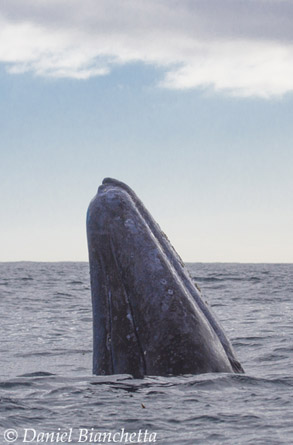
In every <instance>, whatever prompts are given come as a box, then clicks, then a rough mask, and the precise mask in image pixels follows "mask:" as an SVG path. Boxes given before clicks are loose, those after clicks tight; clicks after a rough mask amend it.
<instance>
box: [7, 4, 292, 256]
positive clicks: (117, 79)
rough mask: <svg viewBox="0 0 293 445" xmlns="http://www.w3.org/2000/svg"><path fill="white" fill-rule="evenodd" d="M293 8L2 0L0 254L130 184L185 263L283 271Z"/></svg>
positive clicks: (53, 251) (71, 237)
mask: <svg viewBox="0 0 293 445" xmlns="http://www.w3.org/2000/svg"><path fill="white" fill-rule="evenodd" d="M292 23H293V2H291V1H289V0H245V1H243V0H222V1H218V0H148V1H146V0H135V1H133V0H38V1H36V0H9V1H4V0H0V88H1V101H0V112H1V123H0V126H1V145H0V147H1V164H0V174H1V183H2V186H1V215H0V224H1V228H0V229H1V234H0V237H1V251H0V260H2V261H9V260H37V261H42V260H44V261H46V260H50V261H53V260H73V261H75V260H87V248H86V238H85V212H86V208H87V205H88V202H89V201H90V199H91V198H92V197H93V195H94V194H95V192H96V189H97V187H98V185H99V184H100V183H101V181H102V179H103V178H104V177H106V176H114V177H116V178H117V179H120V180H123V181H125V182H127V183H128V184H129V185H130V186H131V187H132V188H134V190H135V191H136V193H137V194H138V195H139V196H140V197H141V198H142V200H143V201H144V203H145V205H146V206H147V207H148V208H149V210H150V211H151V213H153V216H154V217H155V219H156V220H157V221H158V222H159V224H160V225H161V227H162V228H163V230H164V231H165V232H166V233H167V235H168V236H169V238H170V239H171V242H172V243H173V244H174V246H175V248H176V249H177V250H178V251H179V253H180V254H181V256H182V257H183V259H184V260H186V261H245V262H292V261H293V253H292V251H293V249H292V247H293V246H292V227H293V215H292V188H293V187H292V183H293V179H292V178H293V167H292V166H293V151H292V136H293V125H292V115H293V113H292V105H293V94H292V90H293V27H292Z"/></svg>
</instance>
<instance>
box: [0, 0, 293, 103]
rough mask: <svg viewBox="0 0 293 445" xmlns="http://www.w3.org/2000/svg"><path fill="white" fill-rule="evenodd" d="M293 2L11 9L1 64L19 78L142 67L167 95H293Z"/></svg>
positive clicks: (56, 4) (0, 15) (101, 1)
mask: <svg viewBox="0 0 293 445" xmlns="http://www.w3.org/2000/svg"><path fill="white" fill-rule="evenodd" d="M292 18H293V2H291V1H290V0H245V1H243V0H222V1H221V2H219V1H218V0H148V1H145V0H135V1H133V0H82V1H81V0H50V1H48V0H38V1H35V0H9V2H2V4H1V3H0V42H1V44H0V61H1V62H2V63H4V64H5V66H6V69H7V70H8V72H10V73H22V72H26V71H32V72H34V73H35V74H37V75H40V76H52V77H57V78H58V77H68V78H77V79H87V78H89V77H92V76H101V75H107V74H108V73H109V72H110V71H111V70H112V69H115V66H118V65H123V64H127V63H133V62H142V63H145V64H152V65H154V66H158V67H161V68H163V70H164V72H165V77H164V78H163V80H162V81H161V83H160V85H161V86H163V87H166V88H174V89H187V88H209V89H214V90H216V91H224V92H227V93H229V94H232V95H237V96H244V97H245V96H259V97H272V96H282V95H283V94H285V93H287V92H290V91H292V90H293V27H292Z"/></svg>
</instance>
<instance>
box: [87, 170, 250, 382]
mask: <svg viewBox="0 0 293 445" xmlns="http://www.w3.org/2000/svg"><path fill="white" fill-rule="evenodd" d="M87 234H88V248H89V261H90V275H91V289H92V304H93V334H94V354H93V372H94V374H132V375H133V376H134V377H143V376H144V375H162V376H164V375H179V374H200V373H205V372H233V371H234V372H243V369H242V367H241V365H240V363H239V362H238V361H237V359H236V358H235V355H234V353H233V350H232V347H231V344H230V342H229V341H228V340H227V338H226V336H225V334H224V332H223V330H222V328H221V327H220V326H219V323H218V322H217V321H216V319H215V316H214V315H213V314H212V313H211V311H210V309H209V308H208V307H207V305H206V304H205V303H204V302H203V300H202V298H201V296H200V293H199V291H198V290H197V288H196V287H195V286H194V284H193V282H192V279H191V278H190V276H189V274H188V272H187V270H186V268H185V266H184V264H183V262H182V261H181V259H180V257H179V256H178V254H177V253H176V252H175V250H174V249H173V247H172V246H171V244H170V242H169V240H168V239H167V237H166V236H165V235H164V234H163V233H162V231H161V229H160V228H159V226H158V224H157V223H156V222H155V221H154V219H153V218H152V216H151V215H150V214H149V212H148V211H147V210H146V208H145V207H144V205H143V204H142V202H141V201H140V200H139V199H138V197H137V196H136V195H135V193H134V192H133V191H132V190H131V189H130V188H129V187H128V186H127V185H126V184H123V183H121V182H119V181H117V180H114V179H109V178H106V179H104V181H103V185H102V186H100V187H99V190H98V194H97V195H96V197H95V198H94V199H93V200H92V202H91V203H90V206H89V209H88V213H87Z"/></svg>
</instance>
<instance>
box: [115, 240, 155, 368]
mask: <svg viewBox="0 0 293 445" xmlns="http://www.w3.org/2000/svg"><path fill="white" fill-rule="evenodd" d="M110 248H111V253H112V256H113V259H114V262H115V265H116V268H117V272H118V273H119V274H120V280H121V283H122V286H123V294H124V295H123V296H124V298H125V300H126V302H127V306H128V308H129V312H128V314H127V317H128V319H129V321H130V322H131V325H132V333H133V336H134V337H135V339H136V343H137V346H138V349H139V352H140V357H141V361H142V367H143V369H142V373H139V376H141V374H142V375H147V366H146V361H145V357H144V351H143V347H142V344H141V341H140V338H139V334H138V327H137V324H136V322H135V316H134V310H133V307H132V303H131V298H130V296H129V295H128V293H127V291H126V289H125V286H124V283H123V279H122V277H121V273H120V270H121V269H120V267H119V263H118V259H117V256H116V255H115V250H114V245H113V239H112V238H111V237H110ZM109 307H110V310H109V329H110V333H111V334H110V335H111V362H112V369H113V372H115V365H114V360H113V356H114V353H113V344H112V326H113V320H112V296H111V298H110V301H109ZM114 321H115V320H114Z"/></svg>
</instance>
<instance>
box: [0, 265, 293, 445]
mask: <svg viewBox="0 0 293 445" xmlns="http://www.w3.org/2000/svg"><path fill="white" fill-rule="evenodd" d="M188 268H189V270H190V273H191V276H192V277H193V278H194V280H195V281H196V283H197V284H198V285H199V286H200V288H201V290H202V292H203V294H204V298H205V299H206V300H207V301H208V302H209V304H210V305H211V306H212V308H213V311H214V312H215V313H216V315H217V317H218V319H219V320H220V322H221V324H222V326H223V327H224V328H225V331H226V333H227V336H228V337H229V339H230V340H231V342H232V344H233V346H234V349H235V351H236V353H237V355H238V358H239V360H240V361H241V363H242V365H243V367H244V369H245V372H246V373H245V374H244V375H236V374H204V375H197V376H193V375H189V376H180V377H170V378H166V377H148V378H145V379H143V380H134V379H133V378H132V377H131V376H128V375H116V376H105V377H100V376H93V375H92V372H91V369H92V314H91V299H90V285H89V272H88V264H87V263H30V262H24V263H0V332H1V334H0V337H1V344H0V350H1V361H0V402H1V403H0V412H1V414H0V443H3V444H4V443H15V444H22V443H33V444H35V443H45V442H46V443H73V444H77V443H87V444H88V443H158V444H178V445H179V444H180V445H183V444H203V445H206V444H229V445H230V444H231V445H238V444H252V445H260V444H262V445H269V444H276V445H280V444H288V445H289V444H292V443H293V320H292V318H293V302H292V292H293V265H292V264H203V263H196V264H195V263H194V264H188ZM131 434H132V435H131ZM155 441H156V442H155Z"/></svg>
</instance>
